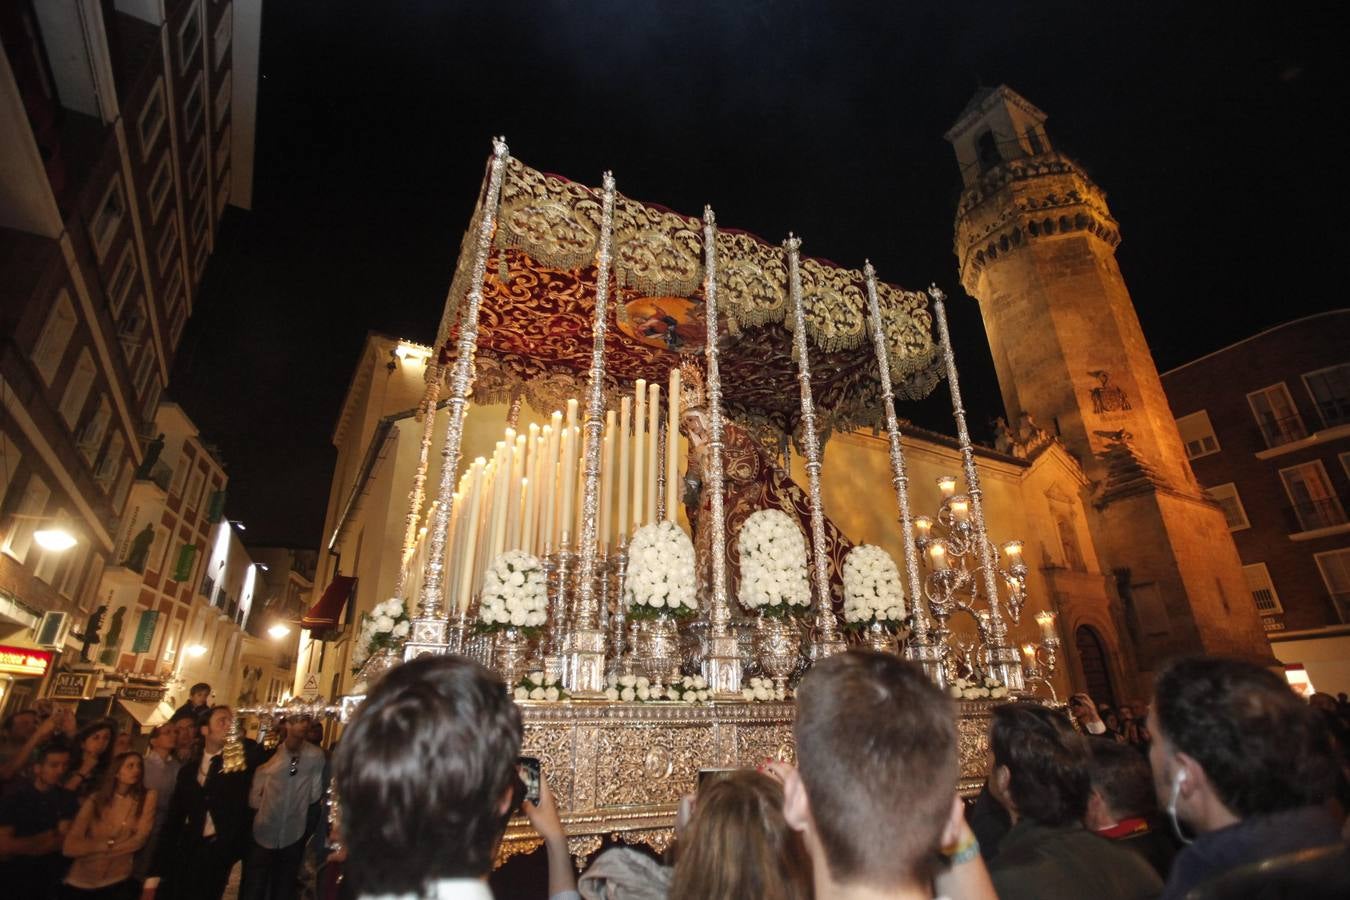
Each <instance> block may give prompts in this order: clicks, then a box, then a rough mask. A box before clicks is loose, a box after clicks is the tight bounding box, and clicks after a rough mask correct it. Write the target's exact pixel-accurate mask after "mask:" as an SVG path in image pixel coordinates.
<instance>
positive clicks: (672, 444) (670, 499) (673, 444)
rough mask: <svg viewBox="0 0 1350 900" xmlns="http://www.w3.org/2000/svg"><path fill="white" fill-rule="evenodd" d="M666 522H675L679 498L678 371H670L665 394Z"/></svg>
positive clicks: (676, 369)
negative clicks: (676, 505) (667, 412)
mask: <svg viewBox="0 0 1350 900" xmlns="http://www.w3.org/2000/svg"><path fill="white" fill-rule="evenodd" d="M666 409H667V410H668V411H669V415H668V416H667V418H666V521H667V522H674V521H675V504H676V502H677V498H678V497H679V490H678V486H679V480H680V479H679V478H678V477H676V475H677V472H676V470H677V469H678V468H679V465H680V459H679V450H680V370H679V369H678V368H675V369H671V370H670V391H669V392H668V393H667V394H666Z"/></svg>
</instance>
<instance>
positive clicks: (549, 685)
mask: <svg viewBox="0 0 1350 900" xmlns="http://www.w3.org/2000/svg"><path fill="white" fill-rule="evenodd" d="M511 696H513V697H515V698H516V699H517V700H548V701H554V700H569V699H571V695H570V694H568V693H567V691H566V690H565V689H564V688H563V686H562V684H561V683H559V681H558V679H557V677H556V676H554V675H549V674H548V673H547V672H542V671H536V672H531V673H530V674H528V675H525V676H524V677H522V678H521V679H520V680H519V681H517V682H516V686H515V688H514V689H513V690H512V691H511Z"/></svg>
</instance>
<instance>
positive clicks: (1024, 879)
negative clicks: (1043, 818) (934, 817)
mask: <svg viewBox="0 0 1350 900" xmlns="http://www.w3.org/2000/svg"><path fill="white" fill-rule="evenodd" d="M989 874H990V876H991V877H992V878H993V880H994V888H995V889H996V890H997V892H998V896H999V898H1000V900H1047V898H1052V897H1053V898H1070V897H1088V898H1091V900H1152V898H1154V897H1157V896H1158V895H1159V894H1160V893H1161V892H1162V879H1161V878H1159V877H1158V873H1157V872H1155V871H1153V868H1152V867H1151V866H1149V864H1148V863H1146V862H1144V860H1143V859H1142V858H1141V857H1140V856H1139V855H1138V854H1136V853H1132V852H1130V851H1129V850H1126V849H1124V848H1123V847H1118V846H1116V845H1115V844H1114V843H1112V842H1111V841H1108V840H1107V839H1106V838H1101V837H1097V835H1095V834H1092V833H1091V832H1089V831H1085V830H1084V829H1083V828H1082V827H1081V826H1079V825H1064V826H1058V827H1048V826H1045V825H1039V824H1037V823H1035V822H1032V821H1030V820H1028V819H1023V820H1022V821H1020V822H1018V823H1017V824H1016V825H1014V826H1013V827H1012V830H1011V831H1009V832H1008V833H1007V834H1006V835H1004V836H1003V840H1002V841H1001V842H1000V844H999V851H998V856H996V857H994V860H993V862H991V863H990V864H989Z"/></svg>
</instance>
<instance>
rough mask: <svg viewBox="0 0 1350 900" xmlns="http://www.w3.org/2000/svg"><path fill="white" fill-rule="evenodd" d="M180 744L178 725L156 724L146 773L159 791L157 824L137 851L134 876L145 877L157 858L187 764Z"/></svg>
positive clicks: (151, 785) (147, 781)
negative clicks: (176, 753) (177, 748)
mask: <svg viewBox="0 0 1350 900" xmlns="http://www.w3.org/2000/svg"><path fill="white" fill-rule="evenodd" d="M177 744H178V729H177V728H176V727H175V726H174V725H172V724H170V723H168V722H166V723H164V724H163V725H156V726H155V727H154V728H153V729H151V731H150V746H149V747H148V748H147V749H146V752H145V759H144V764H143V768H142V771H143V773H144V775H143V776H142V778H143V781H144V784H145V786H146V787H147V788H148V789H150V790H152V791H154V792H155V824H154V826H153V828H152V829H151V831H150V837H149V838H147V839H146V841H145V846H143V847H142V848H141V849H140V850H138V851H136V865H135V867H134V868H133V869H132V874H133V875H134V877H135V878H136V879H138V880H140V881H144V880H145V876H146V874H147V873H148V872H149V871H150V863H151V862H153V861H154V857H155V845H156V844H157V843H158V842H159V832H160V829H161V828H163V827H164V820H165V818H167V817H168V815H169V804H170V803H172V802H173V792H174V788H175V787H176V786H177V784H178V772H179V770H181V769H182V768H183V763H182V761H181V760H179V759H177V758H175V757H174V755H173V751H174V747H175V746H177Z"/></svg>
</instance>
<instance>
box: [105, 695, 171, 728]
mask: <svg viewBox="0 0 1350 900" xmlns="http://www.w3.org/2000/svg"><path fill="white" fill-rule="evenodd" d="M117 702H118V703H119V704H121V706H122V708H123V709H125V710H126V711H127V712H128V713H130V714H131V717H132V718H133V719H135V720H136V723H137V724H138V725H140V726H141V727H142V728H154V727H155V726H156V725H163V724H164V723H165V722H167V721H169V718H170V717H171V716H172V715H173V706H172V705H171V704H169V703H166V702H164V701H163V700H161V701H159V702H158V703H145V702H142V701H140V700H123V699H122V698H121V697H118V698H117Z"/></svg>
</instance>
